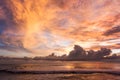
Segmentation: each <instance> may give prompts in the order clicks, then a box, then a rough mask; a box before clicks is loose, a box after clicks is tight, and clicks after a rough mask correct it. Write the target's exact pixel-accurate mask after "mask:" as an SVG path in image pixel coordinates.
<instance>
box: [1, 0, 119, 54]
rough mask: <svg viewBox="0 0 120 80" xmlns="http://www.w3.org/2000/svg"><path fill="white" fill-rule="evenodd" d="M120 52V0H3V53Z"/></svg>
mask: <svg viewBox="0 0 120 80" xmlns="http://www.w3.org/2000/svg"><path fill="white" fill-rule="evenodd" d="M75 44H77V45H80V46H81V47H83V48H84V49H86V50H90V49H93V50H98V49H99V48H101V47H106V48H110V49H111V50H112V51H113V53H120V0H0V55H5V56H46V55H48V54H51V53H53V52H54V53H55V54H57V55H62V54H68V53H69V51H71V50H72V49H73V46H74V45H75Z"/></svg>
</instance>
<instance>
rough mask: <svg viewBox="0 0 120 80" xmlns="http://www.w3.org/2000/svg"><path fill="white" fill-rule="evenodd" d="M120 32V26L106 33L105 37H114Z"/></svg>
mask: <svg viewBox="0 0 120 80" xmlns="http://www.w3.org/2000/svg"><path fill="white" fill-rule="evenodd" d="M119 32H120V26H116V27H113V28H112V29H109V30H108V31H106V32H105V33H104V35H105V36H109V35H113V34H115V33H119Z"/></svg>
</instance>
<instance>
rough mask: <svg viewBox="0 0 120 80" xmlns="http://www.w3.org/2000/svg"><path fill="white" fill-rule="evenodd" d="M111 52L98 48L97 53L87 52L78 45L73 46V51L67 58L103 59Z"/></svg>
mask: <svg viewBox="0 0 120 80" xmlns="http://www.w3.org/2000/svg"><path fill="white" fill-rule="evenodd" d="M110 53H111V50H110V49H108V48H100V49H99V50H97V51H94V50H89V51H85V50H84V49H83V48H82V47H80V46H79V45H75V46H74V50H72V51H71V52H70V53H69V55H68V58H70V59H86V60H87V59H103V58H104V57H105V56H108V55H110Z"/></svg>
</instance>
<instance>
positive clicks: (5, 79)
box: [0, 60, 120, 80]
mask: <svg viewBox="0 0 120 80" xmlns="http://www.w3.org/2000/svg"><path fill="white" fill-rule="evenodd" d="M84 69H85V70H87V69H88V70H99V69H100V70H116V71H120V63H119V62H102V61H101V62H100V61H47V60H46V61H45V60H0V70H14V71H64V70H68V71H69V70H84ZM0 80H120V75H114V74H106V73H93V74H72V73H71V74H70V73H69V74H68V73H66V74H12V73H6V72H0Z"/></svg>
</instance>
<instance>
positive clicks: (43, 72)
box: [0, 69, 120, 75]
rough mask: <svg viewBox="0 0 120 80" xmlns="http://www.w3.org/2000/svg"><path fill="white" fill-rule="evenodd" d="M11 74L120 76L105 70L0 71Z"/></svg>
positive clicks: (112, 71) (115, 71) (117, 71)
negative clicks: (94, 74) (100, 74)
mask: <svg viewBox="0 0 120 80" xmlns="http://www.w3.org/2000/svg"><path fill="white" fill-rule="evenodd" d="M3 72H4V73H11V74H93V73H106V74H112V75H120V70H105V69H92V70H90V69H82V70H60V71H24V70H0V73H3Z"/></svg>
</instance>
